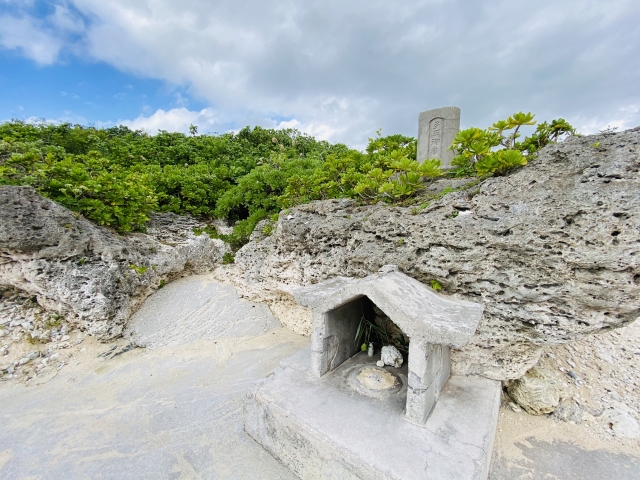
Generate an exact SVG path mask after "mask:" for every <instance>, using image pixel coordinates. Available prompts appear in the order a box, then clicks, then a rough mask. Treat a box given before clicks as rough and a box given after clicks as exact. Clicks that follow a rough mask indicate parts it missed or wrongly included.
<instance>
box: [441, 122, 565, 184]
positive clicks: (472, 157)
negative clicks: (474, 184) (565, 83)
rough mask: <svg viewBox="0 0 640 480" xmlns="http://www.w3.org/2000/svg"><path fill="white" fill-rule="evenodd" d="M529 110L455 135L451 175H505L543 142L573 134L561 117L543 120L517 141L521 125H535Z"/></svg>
mask: <svg viewBox="0 0 640 480" xmlns="http://www.w3.org/2000/svg"><path fill="white" fill-rule="evenodd" d="M534 117H535V115H533V114H532V113H530V112H529V113H522V112H518V113H514V114H513V115H512V116H510V117H509V118H507V119H506V120H499V121H497V122H495V123H494V124H493V125H492V126H491V127H489V128H488V129H486V130H482V129H480V128H475V127H472V128H468V129H466V130H461V131H460V132H458V134H457V135H456V137H455V139H454V141H453V144H452V145H451V147H450V148H451V150H453V151H455V152H456V154H457V155H456V157H455V158H454V159H453V160H452V162H451V164H452V165H453V166H454V167H455V168H453V169H452V170H451V171H450V174H451V175H453V176H458V177H464V176H473V175H480V176H486V175H491V174H495V175H505V174H506V173H508V172H509V171H511V170H513V169H515V168H518V167H521V166H523V165H526V164H527V162H528V160H529V159H531V158H532V157H533V156H534V155H535V153H536V152H537V151H538V150H540V149H541V148H542V147H544V146H545V145H548V144H549V143H552V142H557V141H558V140H559V139H560V138H561V137H562V136H565V135H575V134H576V132H575V129H574V128H573V127H572V126H571V125H570V124H569V123H568V122H567V121H566V120H564V119H562V118H559V119H557V120H553V121H552V122H551V123H547V122H542V123H540V124H539V125H538V127H537V128H536V130H535V132H534V133H533V135H531V136H529V137H525V138H524V140H523V141H521V142H519V141H518V139H519V138H520V137H521V135H522V134H521V132H520V130H521V128H522V127H524V126H532V125H535V124H536V121H535V120H534Z"/></svg>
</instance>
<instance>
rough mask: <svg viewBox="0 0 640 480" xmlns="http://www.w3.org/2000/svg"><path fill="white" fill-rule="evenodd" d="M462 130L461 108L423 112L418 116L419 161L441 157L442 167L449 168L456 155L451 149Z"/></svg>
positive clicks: (445, 108) (444, 108)
mask: <svg viewBox="0 0 640 480" xmlns="http://www.w3.org/2000/svg"><path fill="white" fill-rule="evenodd" d="M459 131H460V109H459V108H458V107H443V108H436V109H434V110H427V111H426V112H422V113H421V114H420V116H419V118H418V162H420V163H422V162H424V161H425V160H426V159H428V158H439V159H440V160H441V161H442V168H449V167H450V166H451V160H452V159H453V157H454V156H455V155H454V153H453V152H452V151H451V150H449V147H450V146H451V144H452V143H453V139H454V138H455V136H456V134H457V133H458V132H459Z"/></svg>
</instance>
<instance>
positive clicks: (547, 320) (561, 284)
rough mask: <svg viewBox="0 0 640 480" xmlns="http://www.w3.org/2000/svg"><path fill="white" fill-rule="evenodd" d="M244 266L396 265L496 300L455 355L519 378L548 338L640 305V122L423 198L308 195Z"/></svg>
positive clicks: (566, 338) (281, 273) (256, 271)
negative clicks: (394, 203)
mask: <svg viewBox="0 0 640 480" xmlns="http://www.w3.org/2000/svg"><path fill="white" fill-rule="evenodd" d="M236 263H237V264H238V267H239V268H240V269H242V270H243V271H244V276H245V281H246V282H247V283H249V284H254V285H256V284H263V285H264V286H265V288H267V289H268V288H272V289H274V290H276V289H281V290H286V289H287V285H307V284H311V283H316V282H319V281H322V280H325V279H328V278H331V277H334V276H338V275H343V276H353V277H364V276H366V275H369V274H371V273H374V272H376V271H377V270H378V269H379V268H380V267H381V266H383V265H386V264H395V265H398V266H399V267H400V269H401V270H402V271H403V272H404V273H406V274H407V275H410V276H412V277H414V278H416V279H417V280H419V281H421V282H424V283H426V284H427V285H431V284H432V281H434V282H433V284H434V285H436V287H438V286H439V285H441V286H442V293H445V294H447V295H453V296H455V297H459V298H463V299H466V300H470V301H474V302H480V303H483V304H484V305H485V313H484V317H483V319H482V321H481V323H480V325H479V327H478V330H477V332H476V335H475V337H474V339H473V341H472V343H471V345H469V346H467V347H465V348H463V349H460V350H456V351H455V352H452V362H453V368H454V370H455V372H456V373H476V374H481V375H484V376H487V377H489V378H493V379H499V380H506V379H515V378H519V377H521V376H522V375H523V374H524V373H525V372H526V371H527V370H528V369H529V368H530V367H531V366H533V365H535V364H536V362H537V361H538V359H539V356H540V353H541V351H542V348H543V347H544V346H545V345H552V344H561V343H565V342H570V341H573V340H577V339H580V338H582V337H584V336H586V335H589V334H592V333H597V332H602V331H604V330H608V329H612V328H616V327H621V326H624V325H626V324H629V323H630V322H632V321H634V320H635V319H636V318H638V315H639V314H640V128H636V129H633V130H628V131H626V132H622V133H617V134H601V135H596V136H588V137H574V138H571V139H569V140H567V141H565V142H563V143H561V144H557V145H551V146H549V147H547V148H545V149H544V150H543V151H542V152H541V153H540V155H539V157H538V158H537V159H536V160H535V161H533V162H531V163H530V164H529V165H527V166H526V167H524V168H521V169H519V170H518V171H516V172H514V173H512V174H510V175H508V176H506V177H497V178H489V179H487V180H485V181H483V182H482V183H480V184H478V185H476V186H473V187H470V188H465V189H463V190H460V191H457V192H454V193H450V194H448V195H446V196H444V197H443V198H441V199H440V200H437V201H433V202H432V203H431V204H430V205H429V206H427V207H426V208H423V209H419V208H415V207H410V208H398V207H394V208H390V207H388V206H386V205H382V204H378V205H373V206H358V205H357V204H356V203H355V202H353V201H351V200H327V201H319V202H314V203H311V204H308V205H302V206H299V207H297V208H294V209H292V210H291V211H289V212H283V213H281V215H280V218H279V221H278V224H277V228H276V229H275V231H274V233H273V234H272V235H271V236H269V237H265V238H259V237H257V238H255V239H254V241H252V242H250V243H249V244H247V245H246V246H245V247H243V249H242V250H241V251H240V252H238V254H237V255H236ZM435 282H437V283H435Z"/></svg>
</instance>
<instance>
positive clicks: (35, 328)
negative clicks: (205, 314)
mask: <svg viewBox="0 0 640 480" xmlns="http://www.w3.org/2000/svg"><path fill="white" fill-rule="evenodd" d="M195 228H203V225H202V224H201V223H200V222H199V221H198V220H196V219H193V218H189V217H182V216H178V215H174V214H161V215H154V216H153V217H152V219H151V221H150V222H149V225H148V228H147V233H146V234H142V233H134V234H129V235H122V236H121V235H118V234H117V233H115V232H113V231H111V230H109V229H107V228H102V227H98V226H96V225H94V224H92V223H91V222H89V221H88V220H86V219H84V218H83V217H81V216H79V215H76V214H74V213H73V212H71V211H69V210H67V209H66V208H64V207H62V206H60V205H58V204H57V203H55V202H52V201H51V200H48V199H46V198H43V197H41V196H40V195H38V194H37V193H36V191H35V190H34V189H33V188H31V187H12V186H0V286H4V287H12V288H13V289H18V290H20V291H21V292H22V293H21V295H23V296H27V297H33V298H34V299H35V300H37V303H38V305H39V306H41V307H43V308H44V309H45V310H46V312H47V315H51V314H57V315H58V316H59V318H60V319H61V321H62V322H63V323H65V324H69V325H70V326H71V327H79V328H80V329H81V330H83V331H86V332H87V333H89V334H91V335H93V336H95V337H96V338H98V339H99V340H110V339H113V338H116V337H118V336H120V335H121V333H122V330H123V328H124V325H125V323H126V321H127V319H128V318H129V317H130V315H131V314H132V313H133V312H134V311H135V310H136V309H137V308H138V307H139V305H140V304H141V303H142V302H143V301H144V299H145V298H146V297H147V296H148V295H149V294H151V293H152V292H153V291H155V290H156V289H157V288H161V287H162V286H163V285H164V284H165V282H167V281H169V280H171V279H172V278H175V277H177V276H181V275H186V274H188V273H205V272H208V271H210V270H211V269H212V268H213V267H214V266H215V265H216V264H217V263H220V261H221V259H222V257H223V255H224V253H225V252H226V251H227V249H228V247H227V246H226V245H225V244H224V242H222V241H221V240H215V239H211V238H209V236H208V235H206V234H205V235H199V236H196V235H195V234H194V233H193V231H194V229H195ZM7 295H13V296H15V295H14V294H13V293H7ZM41 316H42V315H39V316H38V318H40V317H41ZM7 318H8V317H7ZM34 318H35V317H34ZM28 320H29V319H27V320H25V322H26V323H27V324H28V326H29V328H27V329H26V330H25V331H26V332H28V333H29V335H30V336H31V340H32V341H38V342H47V341H49V340H50V339H52V338H53V337H54V336H55V335H56V328H55V326H56V325H57V324H58V323H60V322H58V317H54V320H53V321H52V320H51V319H49V318H48V317H47V319H45V320H43V321H40V320H37V319H36V320H37V321H36V320H34V319H31V321H28ZM16 322H17V323H16ZM14 323H16V325H18V324H22V323H24V322H22V323H21V322H19V321H18V320H15V322H14ZM52 325H53V326H52Z"/></svg>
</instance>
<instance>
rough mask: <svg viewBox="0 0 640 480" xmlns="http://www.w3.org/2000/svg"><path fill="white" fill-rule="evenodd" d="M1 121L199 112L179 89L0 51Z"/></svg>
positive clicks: (95, 67)
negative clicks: (162, 111) (163, 111)
mask: <svg viewBox="0 0 640 480" xmlns="http://www.w3.org/2000/svg"><path fill="white" fill-rule="evenodd" d="M0 105H2V118H4V119H6V118H18V119H21V120H28V119H30V118H34V117H35V118H38V119H40V118H44V119H51V120H61V121H69V122H73V123H83V124H87V123H93V124H96V125H102V124H105V125H111V124H115V123H117V121H118V120H122V119H127V118H129V119H130V118H136V117H138V116H139V115H145V114H151V113H153V112H155V111H156V110H158V109H160V108H164V109H171V108H179V107H187V108H191V109H193V108H195V109H202V108H204V107H205V106H206V105H205V103H203V102H198V101H196V100H194V99H193V98H192V97H191V96H190V95H189V94H188V93H187V92H186V91H185V88H183V87H181V86H175V85H173V86H172V85H169V84H167V82H164V81H162V80H156V79H150V78H142V77H138V76H136V75H131V74H128V73H125V72H122V71H120V70H118V69H116V68H114V67H112V66H110V65H108V64H106V63H102V62H101V63H86V62H82V61H81V60H79V59H77V58H70V59H68V60H67V61H66V62H64V63H56V64H53V65H47V66H41V65H38V64H37V63H36V62H34V61H32V60H30V59H27V58H24V57H23V56H21V55H19V54H17V52H11V51H6V50H5V51H0Z"/></svg>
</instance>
